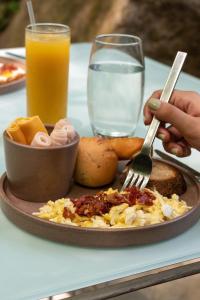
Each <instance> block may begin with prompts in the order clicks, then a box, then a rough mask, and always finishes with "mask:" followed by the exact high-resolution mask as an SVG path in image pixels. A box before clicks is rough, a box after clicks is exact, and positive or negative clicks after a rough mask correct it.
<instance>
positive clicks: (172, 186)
mask: <svg viewBox="0 0 200 300" xmlns="http://www.w3.org/2000/svg"><path fill="white" fill-rule="evenodd" d="M147 187H148V188H150V189H156V190H157V191H158V192H159V193H160V194H162V195H163V196H171V195H172V194H177V195H181V194H183V193H184V192H185V191H186V183H185V180H184V177H183V175H182V173H181V172H180V171H179V170H177V169H176V168H175V167H173V166H171V165H168V164H166V163H164V162H161V161H154V162H153V170H152V173H151V177H150V180H149V182H148V185H147Z"/></svg>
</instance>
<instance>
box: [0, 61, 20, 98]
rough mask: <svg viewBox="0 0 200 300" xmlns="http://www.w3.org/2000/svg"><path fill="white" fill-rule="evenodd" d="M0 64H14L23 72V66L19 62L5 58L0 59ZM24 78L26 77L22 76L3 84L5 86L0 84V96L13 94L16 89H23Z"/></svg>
mask: <svg viewBox="0 0 200 300" xmlns="http://www.w3.org/2000/svg"><path fill="white" fill-rule="evenodd" d="M0 63H9V64H15V65H17V66H18V67H20V68H22V69H23V70H25V64H24V63H23V62H22V61H20V60H16V59H12V58H7V57H0ZM25 76H26V75H24V76H23V77H22V78H20V79H16V80H13V81H11V82H8V83H5V84H0V94H6V93H10V92H14V91H15V90H18V89H20V88H22V87H24V86H25Z"/></svg>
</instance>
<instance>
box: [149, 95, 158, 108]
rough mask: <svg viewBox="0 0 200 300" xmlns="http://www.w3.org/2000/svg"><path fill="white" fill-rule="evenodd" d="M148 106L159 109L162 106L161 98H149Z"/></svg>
mask: <svg viewBox="0 0 200 300" xmlns="http://www.w3.org/2000/svg"><path fill="white" fill-rule="evenodd" d="M148 107H149V108H150V109H152V110H157V109H158V108H159V107H160V100H159V99H156V98H151V99H149V101H148Z"/></svg>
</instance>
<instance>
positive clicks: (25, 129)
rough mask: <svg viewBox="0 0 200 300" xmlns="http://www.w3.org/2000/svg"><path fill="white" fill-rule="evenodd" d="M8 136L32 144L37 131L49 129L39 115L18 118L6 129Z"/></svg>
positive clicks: (16, 140) (22, 142) (19, 141)
mask: <svg viewBox="0 0 200 300" xmlns="http://www.w3.org/2000/svg"><path fill="white" fill-rule="evenodd" d="M6 132H7V134H8V136H9V137H10V138H11V139H12V140H14V141H15V142H18V143H21V144H27V145H30V144H31V142H32V140H33V138H34V136H35V134H36V133H37V132H45V133H47V130H46V128H45V126H44V124H43V123H42V121H41V120H40V118H39V117H38V116H34V117H30V118H17V119H16V120H15V121H14V122H12V123H11V125H10V126H9V127H8V128H7V129H6Z"/></svg>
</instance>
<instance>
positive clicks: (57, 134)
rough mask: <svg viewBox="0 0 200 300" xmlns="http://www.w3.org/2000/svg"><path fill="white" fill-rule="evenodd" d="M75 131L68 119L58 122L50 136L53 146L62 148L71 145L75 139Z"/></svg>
mask: <svg viewBox="0 0 200 300" xmlns="http://www.w3.org/2000/svg"><path fill="white" fill-rule="evenodd" d="M75 135H76V133H75V129H74V128H73V126H72V125H71V124H70V123H69V121H68V120H66V119H61V120H60V121H58V122H57V123H56V125H55V127H54V130H53V131H52V133H51V134H50V137H51V140H52V145H54V146H62V145H66V144H67V143H70V142H71V141H72V140H73V139H74V137H75Z"/></svg>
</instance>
